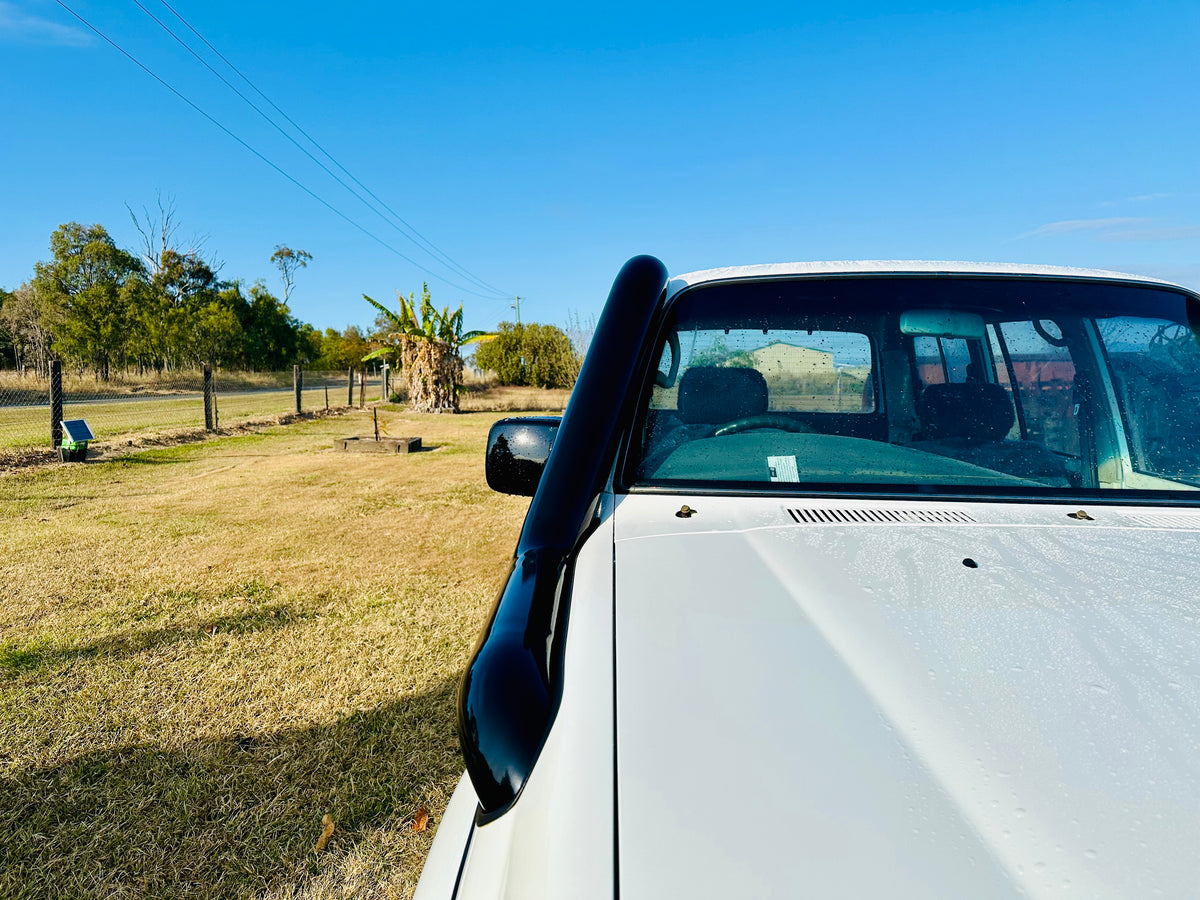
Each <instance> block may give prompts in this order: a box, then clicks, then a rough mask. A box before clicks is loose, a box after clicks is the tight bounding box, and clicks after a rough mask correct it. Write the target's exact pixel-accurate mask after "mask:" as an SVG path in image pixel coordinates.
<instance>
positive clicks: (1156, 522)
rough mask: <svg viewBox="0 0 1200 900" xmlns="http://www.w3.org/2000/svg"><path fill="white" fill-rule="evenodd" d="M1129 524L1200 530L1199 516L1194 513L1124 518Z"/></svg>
mask: <svg viewBox="0 0 1200 900" xmlns="http://www.w3.org/2000/svg"><path fill="white" fill-rule="evenodd" d="M1125 518H1127V519H1128V520H1129V521H1130V522H1136V523H1137V524H1138V525H1145V526H1146V527H1147V528H1173V529H1176V530H1178V531H1194V530H1197V529H1200V515H1196V514H1195V513H1191V514H1189V513H1182V514H1179V513H1166V514H1160V515H1155V514H1154V513H1148V514H1143V515H1139V516H1126V517H1125Z"/></svg>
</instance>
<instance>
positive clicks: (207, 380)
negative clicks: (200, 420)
mask: <svg viewBox="0 0 1200 900" xmlns="http://www.w3.org/2000/svg"><path fill="white" fill-rule="evenodd" d="M204 430H205V431H212V430H213V377H212V366H210V365H209V364H208V363H205V364H204Z"/></svg>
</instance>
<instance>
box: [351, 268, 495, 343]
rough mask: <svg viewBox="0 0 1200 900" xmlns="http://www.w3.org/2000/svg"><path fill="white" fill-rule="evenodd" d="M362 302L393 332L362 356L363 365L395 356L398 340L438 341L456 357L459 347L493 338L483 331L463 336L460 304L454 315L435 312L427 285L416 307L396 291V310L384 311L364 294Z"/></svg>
mask: <svg viewBox="0 0 1200 900" xmlns="http://www.w3.org/2000/svg"><path fill="white" fill-rule="evenodd" d="M363 299H364V300H366V301H367V302H368V303H370V304H371V305H372V306H374V307H375V308H376V309H377V310H379V311H380V312H381V313H383V315H384V317H385V318H386V319H387V320H388V322H390V323H391V324H392V326H393V329H394V330H393V331H392V332H390V333H388V334H387V335H386V338H385V339H386V340H387V343H386V344H384V345H383V346H382V347H377V348H376V349H374V350H372V351H371V352H370V353H368V354H367V355H366V356H364V357H363V361H364V362H365V361H367V360H369V359H378V358H380V357H382V356H387V355H388V354H390V353H394V352H396V350H397V346H398V344H399V342H400V338H401V337H410V338H417V339H418V340H428V341H435V340H436V341H441V342H443V343H445V344H449V345H450V347H451V349H452V350H453V351H454V352H455V353H457V352H458V350H459V348H461V347H465V346H467V345H468V344H474V343H477V342H480V341H488V340H491V339H492V338H494V337H495V336H496V335H495V333H493V332H487V331H468V332H466V333H463V330H462V328H463V308H462V304H461V303H460V304H459V306H458V309H457V310H455V311H454V312H450V307H449V306H447V307H445V308H444V309H442V310H438V309H437V308H436V307H435V306H434V305H433V300H432V298H431V297H430V294H429V285H428V284H422V285H421V301H420V305H419V306H418V305H417V303H416V301H415V300H414V299H413V295H412V294H411V293H410V294H409V295H408V296H407V297H405V296H404V295H403V294H401V293H400V292H399V291H397V292H396V299H397V300H398V301H399V302H398V306H399V309H398V310H391V309H388V308H387V307H386V306H384V305H383V304H382V303H380V302H379V301H377V300H373V299H372V298H370V297H368V296H367V295H366V294H363Z"/></svg>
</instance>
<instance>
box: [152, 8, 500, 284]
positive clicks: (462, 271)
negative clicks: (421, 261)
mask: <svg viewBox="0 0 1200 900" xmlns="http://www.w3.org/2000/svg"><path fill="white" fill-rule="evenodd" d="M134 2H135V3H137V5H138V6H139V7H140V8H141V9H142V11H143V12H145V13H146V15H148V16H150V18H152V19H154V21H155V22H158V24H159V25H160V26H161V27H162V28H163V30H165V31H166V32H167V33H168V34H169V35H171V37H173V38H175V40H176V41H179V43H180V44H181V45H182V46H183V47H184V48H185V49H186V50H187V51H188V52H189V53H191V54H192V55H193V56H195V57H196V59H198V60H200V62H201V63H203V64H204V66H205V67H206V68H207V69H208V70H209V71H210V72H212V73H213V74H214V75H216V76H217V77H218V78H220V79H221V81H222V82H224V84H225V85H226V86H227V87H228V88H229V89H230V90H231V91H233V92H234V93H235V94H237V95H238V96H239V97H241V98H242V99H243V100H245V101H246V103H247V104H249V105H250V107H251V108H253V109H254V110H255V112H257V113H258V114H259V115H261V116H263V118H265V119H267V121H268V122H270V123H271V125H272V126H274V127H275V128H276V129H277V130H278V131H279V132H280V133H281V134H283V135H284V136H285V137H286V138H287V139H288V140H290V141H291V142H292V143H293V144H295V145H296V146H297V147H298V148H299V149H300V150H301V151H302V152H303V153H304V154H305V155H306V156H308V157H309V159H312V160H313V162H315V163H317V165H319V166H321V168H322V169H324V170H325V171H326V172H328V173H329V175H330V176H332V177H333V178H334V179H335V180H337V182H338V183H339V184H340V185H342V187H344V188H346V190H348V191H350V192H351V193H352V194H354V196H355V197H358V199H359V200H361V201H362V202H363V203H364V204H366V205H367V207H368V208H370V209H371V210H372V211H373V212H375V213H376V214H377V215H379V216H380V217H381V218H383V220H384V221H385V222H387V223H388V224H389V225H391V226H392V227H393V228H395V229H396V230H397V231H398V232H400V234H402V235H404V237H405V238H406V239H407V240H409V241H412V242H413V244H415V245H416V246H417V247H420V249H422V250H423V251H425V252H427V253H429V254H430V255H431V256H434V258H435V259H438V258H439V257H440V259H438V262H440V263H441V264H442V265H445V266H447V267H448V268H450V269H451V270H452V271H454V272H455V273H456V274H458V275H459V276H460V277H463V278H466V279H468V280H470V281H472V282H474V283H475V284H477V285H479V286H480V287H482V288H485V289H487V290H489V291H493V292H495V293H496V294H497V295H499V296H507V292H505V291H502V290H500V289H499V288H497V287H495V286H494V285H491V284H488V283H487V282H486V281H484V280H483V279H482V278H479V277H478V276H476V275H474V274H473V273H472V272H471V271H470V270H468V269H467V268H466V267H464V266H462V265H460V264H459V263H458V262H456V261H455V260H454V259H453V258H451V257H450V255H449V254H447V253H445V252H444V251H443V250H441V249H440V248H439V247H438V246H437V245H436V244H434V243H433V242H432V241H431V240H429V239H428V238H427V237H425V236H424V235H423V234H421V232H419V231H418V230H417V229H416V228H415V227H414V226H413V225H412V224H410V223H409V222H408V221H406V220H405V219H404V217H403V216H401V215H400V214H399V213H397V212H396V211H395V210H394V209H392V208H391V207H390V206H388V205H387V204H386V203H385V202H384V201H383V200H381V199H380V198H379V196H378V195H376V194H375V193H374V192H373V191H372V190H371V189H370V188H368V187H367V186H366V185H365V184H363V183H362V182H361V181H359V179H358V178H356V177H355V176H354V173H352V172H351V171H350V170H349V169H347V168H346V167H345V166H344V165H342V164H341V163H340V162H339V161H338V160H337V158H336V157H334V156H333V154H332V153H330V152H329V151H328V150H326V149H325V148H324V147H323V146H322V145H321V144H320V143H319V142H318V141H317V139H316V138H314V137H313V136H312V135H310V134H309V133H308V132H307V131H305V130H304V129H303V128H301V127H300V125H298V124H297V123H296V121H295V120H294V119H293V118H292V117H291V116H289V115H288V114H287V113H285V112H284V111H283V110H282V109H280V108H279V105H278V104H276V103H275V101H274V100H272V99H271V98H270V97H268V96H267V94H266V93H265V92H264V91H263V90H262V89H261V88H259V87H258V85H256V84H255V83H254V82H253V81H251V80H250V78H249V76H247V75H246V74H245V73H244V72H242V70H241V69H239V68H238V67H237V66H235V65H234V64H233V63H232V62H231V61H230V60H229V59H228V58H227V57H226V56H225V54H223V53H222V52H221V51H220V50H218V49H217V48H216V47H215V46H213V44H212V42H211V41H209V40H208V38H206V37H205V36H204V35H203V34H201V33H200V31H199V30H197V29H196V27H195V26H193V25H192V23H191V22H189V21H188V20H187V19H186V18H184V17H183V15H182V14H181V13H180V12H179V11H178V10H176V9H175V7H173V6H171V4H170V3H168V2H167V0H159V2H160V3H162V5H163V6H165V7H166V8H167V9H168V10H170V11H171V14H172V15H174V16H175V18H177V19H178V20H179V21H180V22H182V23H183V24H184V26H185V27H186V28H187V29H188V30H189V31H191V32H192V34H194V35H195V36H196V37H197V38H199V39H200V40H201V41H202V42H203V43H204V45H205V46H206V47H208V49H209V50H211V51H212V52H213V53H214V54H215V55H216V56H217V57H218V58H219V59H220V60H221V61H222V62H223V63H225V65H227V66H228V67H229V68H230V69H231V70H232V71H233V72H234V73H236V74H237V76H238V77H239V78H241V79H242V81H244V82H245V83H246V84H248V85H249V86H250V87H251V89H253V90H254V92H255V93H257V94H258V95H259V96H260V97H262V99H263V100H265V101H266V102H267V104H268V105H269V106H270V107H271V108H272V109H273V110H275V112H277V113H278V114H279V115H280V116H282V117H283V119H284V120H285V121H286V122H287V123H288V124H289V125H291V126H292V127H293V128H295V129H296V131H298V132H299V133H300V134H301V135H303V137H304V138H305V139H306V140H307V141H308V142H309V143H310V144H312V145H313V146H314V147H316V148H317V150H319V151H320V152H321V153H322V154H323V155H324V156H325V158H326V159H328V160H329V161H330V162H331V163H333V164H334V165H335V166H336V167H337V168H338V169H340V170H341V171H342V172H343V173H344V174H345V175H346V177H348V178H349V179H350V180H351V181H353V182H354V183H355V184H356V185H358V186H359V187H360V188H362V190H363V191H365V192H366V193H367V195H368V196H370V197H371V198H372V199H373V200H375V202H376V203H378V204H379V205H380V206H381V207H383V209H385V210H387V212H388V213H390V214H391V216H392V217H393V218H394V219H395V220H396V221H398V222H400V223H401V224H402V225H403V226H404V228H406V229H408V231H410V232H412V234H411V235H410V234H408V233H407V232H406V231H404V229H402V228H400V227H399V226H398V225H396V224H395V222H392V221H391V220H389V219H388V218H387V217H386V216H384V215H383V213H381V212H379V210H378V209H376V208H375V207H374V206H372V205H371V204H370V203H368V202H367V201H366V200H365V199H364V198H363V197H362V196H361V195H360V194H359V193H358V192H357V191H355V190H354V189H353V188H351V187H350V186H349V185H347V184H346V183H345V182H344V181H342V180H341V179H340V178H338V176H337V175H334V174H333V173H332V172H330V171H329V169H327V168H326V167H325V166H324V165H323V164H322V163H321V162H320V161H319V160H317V159H316V158H315V157H313V155H312V154H311V153H309V152H308V151H307V150H305V149H304V148H303V147H300V145H299V144H298V143H297V142H296V141H295V139H294V138H292V136H291V135H289V134H287V132H285V131H284V130H283V129H282V128H280V126H279V125H277V124H276V123H275V122H274V120H272V119H270V118H269V117H268V116H267V115H266V114H265V113H263V112H262V110H260V109H259V108H258V107H257V106H255V105H254V104H253V103H252V102H251V101H250V100H249V99H248V98H247V97H246V96H245V95H244V94H242V92H241V91H239V90H238V89H237V88H235V87H234V86H233V85H231V84H230V83H229V82H228V81H226V80H225V78H224V77H223V76H222V75H220V74H219V73H218V72H217V71H216V70H215V69H213V67H212V66H210V65H209V64H208V63H207V62H206V61H205V60H204V59H202V58H201V57H200V56H199V54H197V53H196V52H195V51H194V50H193V49H192V48H191V47H190V46H188V44H186V43H185V42H184V41H182V40H181V39H180V38H179V37H178V36H177V35H176V34H175V32H173V31H172V30H171V29H170V28H168V27H167V26H166V25H164V24H163V23H162V22H161V21H159V19H158V18H157V17H156V16H154V14H153V13H151V12H150V11H149V10H147V9H146V7H144V6H142V4H141V2H140V0H134ZM418 241H419V242H420V243H418ZM422 243H423V244H424V245H425V246H423V247H422V246H421V244H422Z"/></svg>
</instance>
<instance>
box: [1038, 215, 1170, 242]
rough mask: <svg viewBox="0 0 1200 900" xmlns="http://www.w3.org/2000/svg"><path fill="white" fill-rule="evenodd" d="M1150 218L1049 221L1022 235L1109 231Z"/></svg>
mask: <svg viewBox="0 0 1200 900" xmlns="http://www.w3.org/2000/svg"><path fill="white" fill-rule="evenodd" d="M1149 221H1151V220H1150V219H1144V218H1139V217H1136V216H1114V217H1112V218H1107V219H1066V220H1064V221H1062V222H1049V223H1047V224H1045V225H1039V226H1038V227H1037V228H1035V229H1033V231H1027V232H1025V233H1024V234H1023V235H1021V237H1049V236H1052V235H1056V234H1071V233H1073V232H1076V231H1108V230H1111V229H1113V228H1120V227H1121V226H1122V225H1140V224H1142V223H1144V222H1149Z"/></svg>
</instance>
